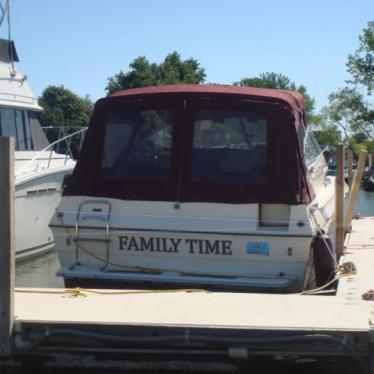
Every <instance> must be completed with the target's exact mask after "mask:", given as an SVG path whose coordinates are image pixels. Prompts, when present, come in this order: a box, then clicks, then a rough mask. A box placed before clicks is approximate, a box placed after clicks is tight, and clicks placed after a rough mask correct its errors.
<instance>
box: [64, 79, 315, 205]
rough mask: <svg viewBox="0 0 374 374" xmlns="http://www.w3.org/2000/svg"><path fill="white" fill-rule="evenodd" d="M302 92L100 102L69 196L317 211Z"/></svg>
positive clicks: (142, 95) (155, 95) (198, 90)
mask: <svg viewBox="0 0 374 374" xmlns="http://www.w3.org/2000/svg"><path fill="white" fill-rule="evenodd" d="M305 126H306V125H305V103H304V98H303V96H302V95H301V94H300V93H299V92H293V91H284V90H274V89H261V88H251V87H239V86H223V85H165V86H157V87H144V88H135V89H128V90H121V91H118V92H116V93H115V94H113V95H112V96H110V97H106V98H103V99H100V100H99V101H98V102H97V103H96V105H95V109H94V113H93V116H92V118H91V123H90V126H89V129H88V131H87V134H86V138H85V142H84V145H83V149H82V152H81V154H80V157H79V160H78V162H77V165H76V168H75V170H74V172H73V175H72V178H71V180H70V182H69V184H68V185H67V186H66V187H65V190H64V195H65V196H100V197H108V198H116V199H122V200H148V201H150V200H153V201H179V202H220V203H231V204H238V203H241V204H243V203H256V202H257V203H280V204H281V203H284V204H303V203H309V202H310V201H311V200H312V199H313V197H314V192H313V191H312V189H311V186H310V185H309V183H308V180H307V174H306V168H305V163H304V157H303V149H302V144H301V143H302V139H303V137H304V133H305Z"/></svg>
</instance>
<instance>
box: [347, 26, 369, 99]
mask: <svg viewBox="0 0 374 374" xmlns="http://www.w3.org/2000/svg"><path fill="white" fill-rule="evenodd" d="M359 40H360V45H359V48H358V49H357V50H356V52H355V54H350V55H349V56H348V62H347V68H348V72H349V73H350V74H351V75H352V78H353V83H358V84H362V85H363V86H365V87H366V89H367V92H368V94H369V95H371V94H372V92H373V90H374V22H373V21H372V22H368V24H367V27H365V28H364V29H363V31H362V34H361V35H360V36H359Z"/></svg>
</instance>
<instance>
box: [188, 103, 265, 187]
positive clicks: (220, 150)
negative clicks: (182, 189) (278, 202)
mask: <svg viewBox="0 0 374 374" xmlns="http://www.w3.org/2000/svg"><path fill="white" fill-rule="evenodd" d="M266 138H267V121H266V118H265V116H264V115H262V114H258V113H252V112H249V111H245V110H225V109H203V110H200V111H198V112H197V113H196V114H195V121H194V135H193V150H192V180H193V181H196V182H215V181H216V182H261V181H263V179H264V177H265V171H266Z"/></svg>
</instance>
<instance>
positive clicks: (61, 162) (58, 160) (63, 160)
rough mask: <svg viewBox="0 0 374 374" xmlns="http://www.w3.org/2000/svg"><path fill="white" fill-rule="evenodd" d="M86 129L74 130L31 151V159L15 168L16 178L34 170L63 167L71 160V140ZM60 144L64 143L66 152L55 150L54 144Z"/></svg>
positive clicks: (80, 135) (82, 133) (82, 134)
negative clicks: (38, 149) (43, 146)
mask: <svg viewBox="0 0 374 374" xmlns="http://www.w3.org/2000/svg"><path fill="white" fill-rule="evenodd" d="M86 130H87V128H83V129H81V130H79V131H76V132H74V133H73V134H69V135H66V136H64V137H62V138H60V139H58V140H56V141H54V142H52V143H51V144H49V145H48V146H47V147H45V148H44V149H42V150H41V151H39V152H37V153H36V152H33V153H32V154H33V157H32V158H31V159H27V160H26V161H25V164H24V165H23V166H22V167H20V169H19V170H16V173H15V175H16V178H22V177H25V176H27V175H28V174H30V173H35V171H47V170H49V169H52V168H54V169H55V168H63V167H64V166H66V165H67V164H69V163H70V162H72V153H71V150H70V144H71V140H72V139H73V138H75V137H77V136H79V137H83V136H84V134H85V132H86ZM80 143H81V141H80ZM60 144H66V149H67V152H66V153H65V154H61V153H56V152H55V148H56V146H58V145H60ZM28 153H29V152H28ZM35 153H36V154H35ZM74 162H75V161H74Z"/></svg>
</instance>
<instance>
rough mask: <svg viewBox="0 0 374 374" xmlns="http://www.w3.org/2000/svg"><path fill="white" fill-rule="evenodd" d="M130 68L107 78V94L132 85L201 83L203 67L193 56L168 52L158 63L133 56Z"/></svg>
mask: <svg viewBox="0 0 374 374" xmlns="http://www.w3.org/2000/svg"><path fill="white" fill-rule="evenodd" d="M129 67H130V70H129V71H128V72H127V73H124V72H123V71H122V70H121V71H120V72H119V73H118V74H115V75H114V76H113V77H109V78H108V84H107V86H106V87H105V89H106V92H107V93H108V95H110V94H112V93H113V92H115V91H117V90H120V89H126V88H134V87H145V86H157V85H162V84H178V83H203V82H204V79H205V69H203V68H202V67H201V66H200V64H199V62H198V61H197V60H195V59H193V58H190V59H187V60H182V59H181V56H180V54H179V53H177V52H173V53H170V54H168V55H167V56H166V57H165V59H164V61H163V62H162V63H160V64H156V63H150V62H149V61H148V60H147V58H146V57H145V56H140V57H137V58H135V59H134V60H133V61H132V62H131V63H130V65H129Z"/></svg>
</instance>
